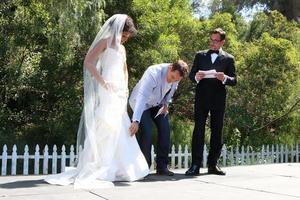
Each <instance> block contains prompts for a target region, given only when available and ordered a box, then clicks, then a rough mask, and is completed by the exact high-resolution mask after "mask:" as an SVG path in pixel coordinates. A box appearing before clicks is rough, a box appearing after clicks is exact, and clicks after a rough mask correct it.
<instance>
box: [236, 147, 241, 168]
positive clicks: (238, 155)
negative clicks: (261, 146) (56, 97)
mask: <svg viewBox="0 0 300 200" xmlns="http://www.w3.org/2000/svg"><path fill="white" fill-rule="evenodd" d="M239 159H240V152H239V147H238V146H236V148H235V164H236V165H239Z"/></svg>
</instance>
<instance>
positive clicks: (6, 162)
mask: <svg viewBox="0 0 300 200" xmlns="http://www.w3.org/2000/svg"><path fill="white" fill-rule="evenodd" d="M60 152H61V154H60V155H59V154H58V149H57V146H56V145H54V146H53V149H52V152H51V154H50V153H49V147H48V145H46V146H45V147H44V149H43V154H40V147H39V145H36V147H35V153H34V155H29V147H28V146H27V145H26V146H25V148H24V154H22V155H18V154H17V146H16V145H14V146H13V148H12V151H11V155H8V148H7V146H6V145H4V146H3V152H2V155H1V156H0V161H1V165H0V166H1V176H5V175H17V174H23V175H29V174H35V175H38V174H56V173H59V172H63V171H65V167H66V166H74V165H75V159H76V158H77V155H75V149H74V146H73V145H71V147H70V151H69V154H67V152H66V147H65V145H63V146H62V148H61V150H60ZM155 156H156V154H155V153H154V148H153V147H152V163H153V164H152V166H151V169H152V170H154V169H155V161H154V160H155ZM207 156H208V150H207V147H206V145H205V147H204V152H203V167H206V162H207ZM169 157H170V158H171V164H170V167H171V168H173V169H175V168H177V169H181V168H188V166H189V164H190V161H191V153H189V151H188V146H187V145H185V146H184V149H183V148H182V146H181V145H179V146H178V148H177V149H175V146H174V145H173V146H172V149H171V153H170V154H169ZM287 162H299V149H298V144H297V145H295V146H290V147H288V145H271V146H269V145H263V146H262V147H261V150H260V151H257V152H256V151H254V150H253V149H252V148H251V147H249V146H247V147H246V148H245V147H244V146H242V147H241V148H239V147H236V148H233V147H232V146H230V147H229V148H227V147H226V145H224V146H223V149H222V153H221V157H220V159H219V164H220V165H221V166H235V165H253V164H267V163H287ZM49 168H51V170H49Z"/></svg>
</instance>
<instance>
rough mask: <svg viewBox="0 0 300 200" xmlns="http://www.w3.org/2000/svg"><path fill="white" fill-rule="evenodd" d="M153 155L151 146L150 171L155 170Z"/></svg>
mask: <svg viewBox="0 0 300 200" xmlns="http://www.w3.org/2000/svg"><path fill="white" fill-rule="evenodd" d="M154 156H155V154H154V146H153V145H152V146H151V167H150V170H151V171H152V170H154V169H155V166H154V165H155V158H154Z"/></svg>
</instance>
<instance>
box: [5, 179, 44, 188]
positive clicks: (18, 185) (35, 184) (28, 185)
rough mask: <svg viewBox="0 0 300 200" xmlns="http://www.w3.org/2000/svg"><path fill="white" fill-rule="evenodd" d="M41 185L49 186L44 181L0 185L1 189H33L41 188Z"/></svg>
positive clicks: (25, 181)
mask: <svg viewBox="0 0 300 200" xmlns="http://www.w3.org/2000/svg"><path fill="white" fill-rule="evenodd" d="M41 185H47V183H46V182H45V181H44V180H43V179H40V180H24V181H15V182H9V183H3V184H0V188H4V189H16V188H32V187H39V186H41Z"/></svg>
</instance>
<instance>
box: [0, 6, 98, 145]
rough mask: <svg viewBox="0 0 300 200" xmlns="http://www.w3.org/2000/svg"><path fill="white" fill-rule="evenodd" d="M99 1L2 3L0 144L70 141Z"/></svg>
mask: <svg viewBox="0 0 300 200" xmlns="http://www.w3.org/2000/svg"><path fill="white" fill-rule="evenodd" d="M103 3H104V1H94V0H79V1H69V0H68V1H58V0H49V1H47V2H45V1H38V0H30V1H22V0H13V1H5V2H4V3H1V5H0V11H1V12H0V13H1V15H0V24H1V32H0V41H1V47H0V48H1V50H0V52H1V56H0V64H1V66H2V67H1V69H0V74H1V83H0V92H1V98H2V99H1V103H0V105H1V116H0V118H1V130H0V131H1V133H0V137H1V139H0V140H1V144H3V143H4V142H5V143H8V144H11V143H19V144H24V143H28V144H35V143H39V144H41V145H43V144H46V143H49V144H53V143H57V144H62V143H67V144H70V143H74V138H75V137H76V130H77V126H78V121H79V117H80V112H81V101H82V99H81V98H82V63H83V58H84V54H85V52H86V51H87V48H88V45H89V44H90V43H91V42H92V38H94V35H95V34H96V31H97V30H98V29H99V27H100V25H101V22H102V18H103V17H104V13H103Z"/></svg>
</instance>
